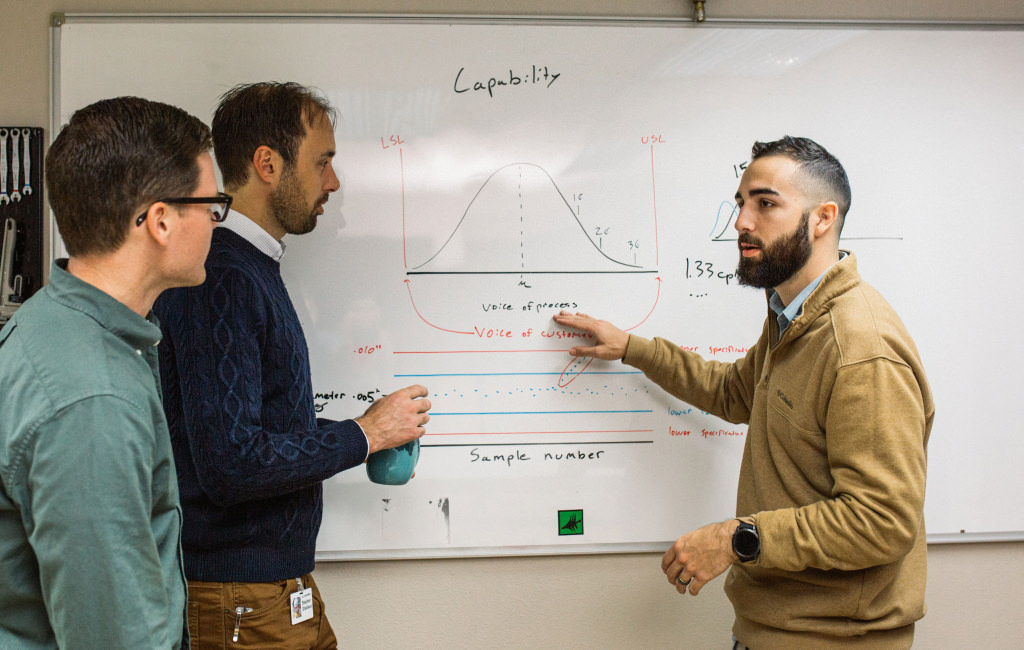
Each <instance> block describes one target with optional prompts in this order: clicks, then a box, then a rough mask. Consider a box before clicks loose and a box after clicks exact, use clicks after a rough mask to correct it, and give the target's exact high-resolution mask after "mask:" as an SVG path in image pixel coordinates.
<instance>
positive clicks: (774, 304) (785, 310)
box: [768, 251, 846, 336]
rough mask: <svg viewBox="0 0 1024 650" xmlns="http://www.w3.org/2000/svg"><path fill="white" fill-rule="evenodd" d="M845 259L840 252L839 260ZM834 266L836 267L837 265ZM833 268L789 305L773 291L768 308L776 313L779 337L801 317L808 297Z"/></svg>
mask: <svg viewBox="0 0 1024 650" xmlns="http://www.w3.org/2000/svg"><path fill="white" fill-rule="evenodd" d="M844 257H846V252H845V251H839V259H840V260H842V259H843V258H844ZM832 266H835V264H833V265H832ZM832 266H829V267H828V268H827V269H825V272H824V273H822V274H821V275H819V276H818V277H817V278H815V279H814V280H813V281H812V282H811V283H810V284H808V285H807V286H806V287H804V289H803V291H801V292H800V293H798V294H797V295H796V298H793V301H792V302H790V303H789V304H788V305H784V304H782V298H780V297H779V292H778V291H776V290H775V289H772V295H771V296H770V297H769V298H768V306H769V307H771V308H772V311H773V312H775V316H776V320H778V323H779V336H782V333H783V332H785V331H786V328H787V327H789V324H790V323H792V322H793V321H794V320H796V317H797V316H799V315H800V310H801V309H803V307H804V301H805V300H807V297H808V296H809V295H811V294H812V293H813V292H814V290H815V289H817V288H818V285H819V284H821V280H822V278H824V277H825V273H828V272H829V271H830V270H831V269H832Z"/></svg>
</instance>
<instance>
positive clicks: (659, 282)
mask: <svg viewBox="0 0 1024 650" xmlns="http://www.w3.org/2000/svg"><path fill="white" fill-rule="evenodd" d="M655 280H657V281H658V293H657V294H655V296H654V304H653V305H651V311H649V312H647V315H646V316H644V319H643V320H642V321H640V322H639V323H637V324H636V325H634V326H633V327H630V328H627V329H624V330H622V331H624V332H628V331H630V330H635V329H636V328H638V327H640V326H641V325H643V324H644V323H646V322H647V319H648V318H650V317H651V314H653V313H654V308H655V307H657V306H658V298H659V297H661V278H655Z"/></svg>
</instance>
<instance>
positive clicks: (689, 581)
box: [676, 576, 693, 587]
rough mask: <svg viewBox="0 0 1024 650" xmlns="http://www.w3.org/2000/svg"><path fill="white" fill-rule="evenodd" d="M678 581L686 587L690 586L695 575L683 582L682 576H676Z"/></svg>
mask: <svg viewBox="0 0 1024 650" xmlns="http://www.w3.org/2000/svg"><path fill="white" fill-rule="evenodd" d="M676 582H678V583H679V584H681V585H683V586H684V587H689V586H690V583H691V582H693V576H690V579H689V580H687V581H686V582H683V579H682V578H676Z"/></svg>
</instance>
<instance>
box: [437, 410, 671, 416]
mask: <svg viewBox="0 0 1024 650" xmlns="http://www.w3.org/2000/svg"><path fill="white" fill-rule="evenodd" d="M653 412H654V411H653V410H652V409H640V410H636V411H479V412H472V413H471V412H466V413H454V412H453V413H431V414H430V416H431V417H434V416H436V415H580V414H584V413H587V414H589V413H653Z"/></svg>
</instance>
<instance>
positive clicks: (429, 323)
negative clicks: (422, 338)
mask: <svg viewBox="0 0 1024 650" xmlns="http://www.w3.org/2000/svg"><path fill="white" fill-rule="evenodd" d="M402 282H404V283H405V288H406V289H408V291H409V302H411V303H412V310H413V311H414V312H416V315H417V316H419V317H420V320H421V321H423V322H424V323H426V324H427V325H430V326H431V327H433V328H434V329H437V330H441V331H442V332H451V333H452V334H469V335H472V334H473V332H459V331H458V330H446V329H445V328H443V327H438V326H437V325H434V324H433V323H431V322H430V321H428V320H427V319H426V318H423V314H421V313H420V310H419V309H416V301H415V300H413V299H412V286H411V283H410V282H409V281H408V280H402Z"/></svg>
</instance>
